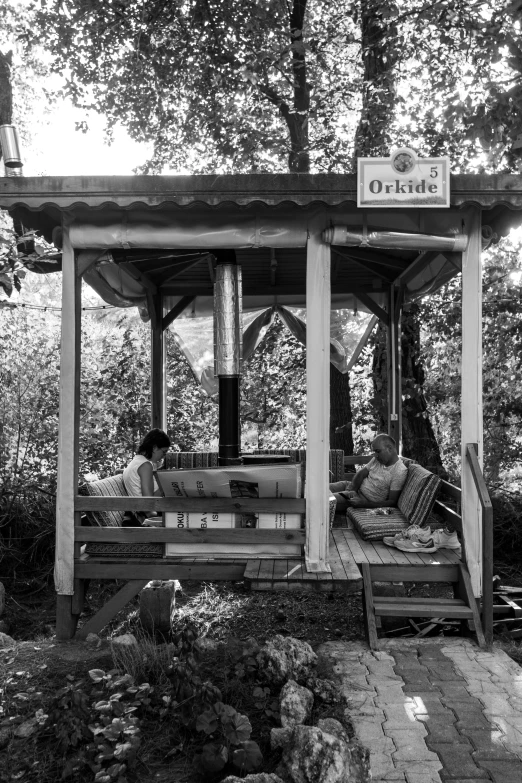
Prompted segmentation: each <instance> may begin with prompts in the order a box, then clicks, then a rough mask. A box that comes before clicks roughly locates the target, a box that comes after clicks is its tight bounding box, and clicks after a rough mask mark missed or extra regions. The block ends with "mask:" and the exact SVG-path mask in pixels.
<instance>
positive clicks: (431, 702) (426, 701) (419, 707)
mask: <svg viewBox="0 0 522 783" xmlns="http://www.w3.org/2000/svg"><path fill="white" fill-rule="evenodd" d="M405 695H406V694H405ZM407 697H408V699H407V701H406V702H405V708H406V710H407V712H409V713H411V714H412V715H417V714H418V713H422V714H425V713H428V714H429V715H434V714H435V713H442V714H443V715H446V716H447V717H448V719H449V720H450V722H453V720H455V718H454V717H453V715H452V713H451V710H449V709H448V707H446V706H445V705H444V704H443V703H442V701H441V698H440V696H439V695H438V694H437V693H435V692H430V691H428V692H426V691H413V692H411V693H408V694H407Z"/></svg>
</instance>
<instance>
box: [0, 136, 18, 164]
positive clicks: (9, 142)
mask: <svg viewBox="0 0 522 783" xmlns="http://www.w3.org/2000/svg"><path fill="white" fill-rule="evenodd" d="M0 147H1V148H2V157H3V159H4V166H6V167H7V168H8V169H20V168H22V157H21V155H20V143H19V141H18V133H17V130H16V128H15V126H14V125H0Z"/></svg>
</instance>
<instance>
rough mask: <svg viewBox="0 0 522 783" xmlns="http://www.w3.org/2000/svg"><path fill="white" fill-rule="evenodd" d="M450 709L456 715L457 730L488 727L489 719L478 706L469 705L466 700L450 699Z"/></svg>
mask: <svg viewBox="0 0 522 783" xmlns="http://www.w3.org/2000/svg"><path fill="white" fill-rule="evenodd" d="M451 709H452V710H453V712H454V713H455V715H456V717H457V722H456V724H455V725H456V727H457V729H458V730H459V731H462V730H464V729H489V728H490V726H491V723H490V721H488V719H487V718H486V717H485V715H484V713H483V712H482V710H481V709H479V708H478V707H476V708H475V707H471V706H470V704H469V703H468V702H465V701H463V702H459V701H452V702H451Z"/></svg>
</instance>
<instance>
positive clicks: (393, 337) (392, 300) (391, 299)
mask: <svg viewBox="0 0 522 783" xmlns="http://www.w3.org/2000/svg"><path fill="white" fill-rule="evenodd" d="M400 298H402V297H399V296H398V295H397V291H396V289H395V286H394V285H391V286H390V290H389V293H388V312H389V314H390V320H389V323H388V333H387V343H388V350H387V358H388V434H389V435H391V437H392V438H394V440H395V442H396V443H397V450H398V451H399V453H400V452H401V440H402V379H401V374H402V373H401V334H400V331H401V326H400V324H401V318H400V316H401V309H400V304H399V299H400Z"/></svg>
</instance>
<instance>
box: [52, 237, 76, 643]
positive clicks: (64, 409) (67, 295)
mask: <svg viewBox="0 0 522 783" xmlns="http://www.w3.org/2000/svg"><path fill="white" fill-rule="evenodd" d="M80 350H81V277H79V276H78V274H77V264H76V258H75V253H74V249H73V247H72V246H71V242H70V240H69V230H68V225H66V224H65V222H64V226H63V249H62V327H61V347H60V409H59V411H60V412H59V432H58V485H57V492H56V556H55V572H54V579H55V586H56V592H57V593H58V602H57V616H56V635H57V638H59V639H68V638H71V637H72V636H73V635H74V628H75V618H74V615H73V612H72V608H73V607H72V599H71V596H72V595H73V593H74V525H75V511H74V496H75V494H76V492H77V486H78V439H79V408H80ZM79 516H80V515H79V513H76V522H77V524H79V523H80V521H79Z"/></svg>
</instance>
